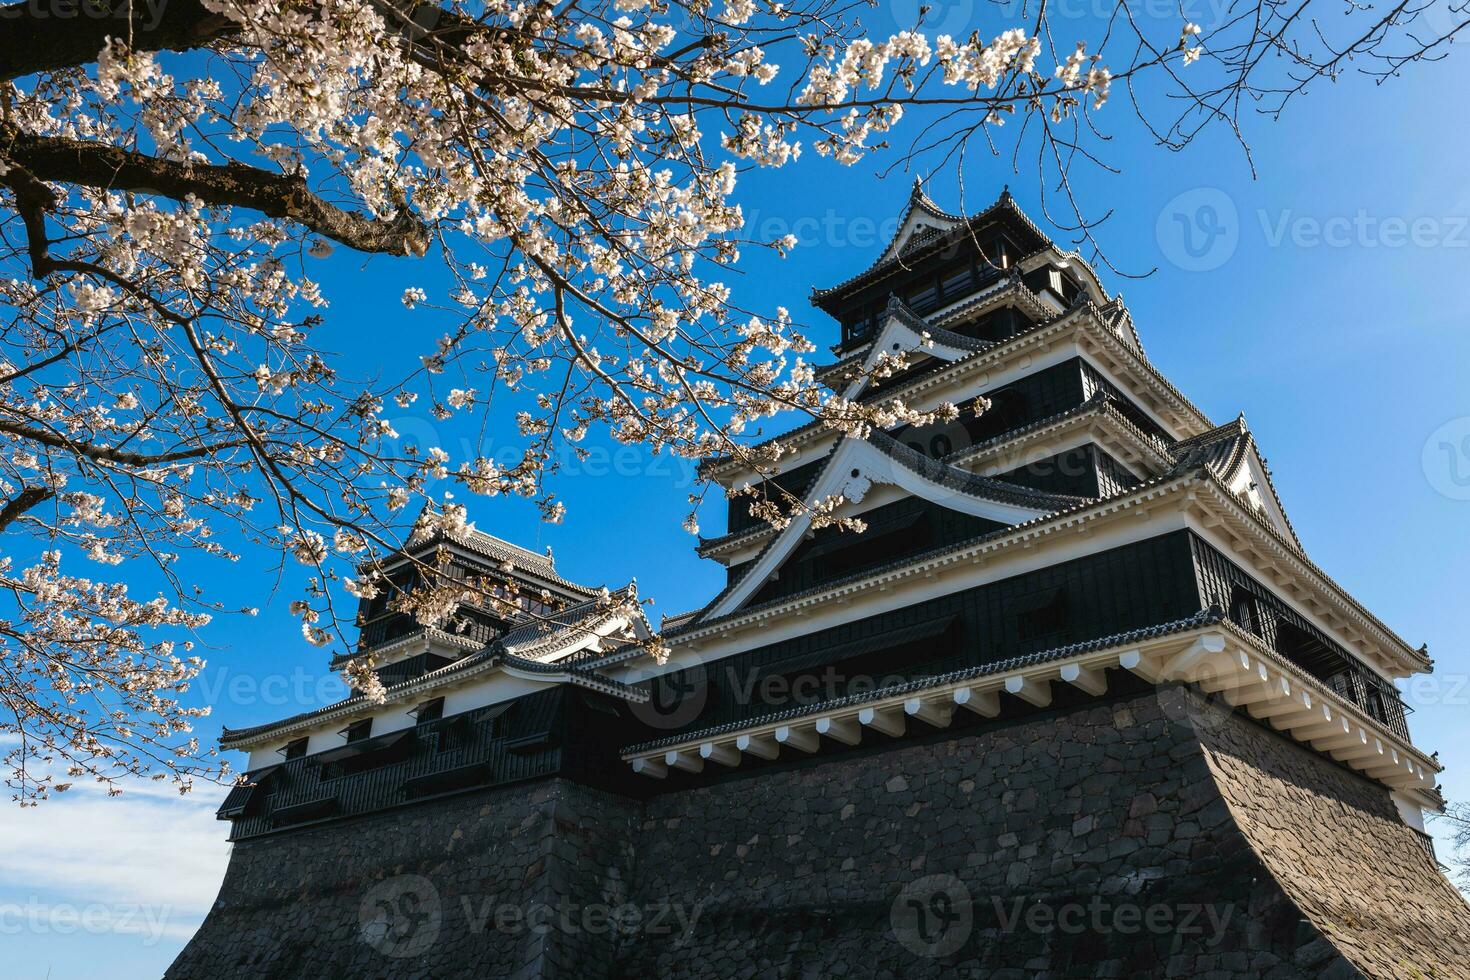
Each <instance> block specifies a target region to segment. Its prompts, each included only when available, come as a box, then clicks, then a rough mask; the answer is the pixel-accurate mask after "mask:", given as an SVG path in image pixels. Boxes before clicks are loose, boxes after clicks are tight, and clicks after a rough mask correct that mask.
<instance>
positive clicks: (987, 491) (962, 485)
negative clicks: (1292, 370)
mask: <svg viewBox="0 0 1470 980" xmlns="http://www.w3.org/2000/svg"><path fill="white" fill-rule="evenodd" d="M868 442H870V443H872V444H873V445H874V446H877V447H878V448H879V449H881V450H882V451H883V454H884V455H886V456H888V457H889V458H890V459H892V460H893V461H894V462H895V463H898V464H899V465H900V466H903V467H904V468H906V469H908V470H911V471H913V472H914V473H917V474H918V475H919V476H921V477H923V478H924V479H926V480H928V481H930V482H932V483H938V484H942V485H943V486H944V487H946V488H947V489H950V490H955V491H958V492H959V493H963V494H967V495H969V496H972V497H980V498H983V499H986V500H996V501H1000V502H1002V503H1007V504H1015V505H1017V506H1019V507H1031V508H1036V509H1040V510H1047V511H1058V510H1067V509H1070V508H1072V507H1076V506H1077V505H1079V504H1088V503H1092V502H1093V498H1091V497H1076V496H1072V495H1071V494H1065V493H1047V492H1046V491H1044V490H1033V489H1031V488H1030V487H1023V486H1021V485H1020V484H1018V483H1011V482H1009V481H1007V480H998V479H995V478H994V477H989V476H978V475H976V474H974V473H971V472H970V471H969V470H962V469H960V468H959V467H958V466H951V465H949V464H948V463H945V462H944V461H942V460H938V459H933V458H932V457H929V456H925V455H924V454H923V453H921V452H919V451H918V450H916V449H913V448H912V447H910V446H905V445H904V444H903V443H901V442H899V441H898V440H897V439H895V438H893V436H891V435H889V434H888V433H886V432H882V431H880V430H876V429H875V430H874V431H873V432H871V433H869V434H868Z"/></svg>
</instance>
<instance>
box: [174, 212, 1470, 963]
mask: <svg viewBox="0 0 1470 980" xmlns="http://www.w3.org/2000/svg"><path fill="white" fill-rule="evenodd" d="M813 301H814V303H815V304H816V305H817V306H818V307H819V308H820V309H821V310H822V311H824V312H825V313H827V314H829V315H830V316H831V317H832V318H833V319H835V320H836V321H837V322H838V323H839V324H840V340H839V342H838V343H837V345H836V346H835V347H834V354H835V360H834V361H833V363H832V364H830V365H829V366H828V367H827V368H825V369H824V370H823V372H822V374H821V375H820V376H821V378H822V380H823V382H824V383H825V384H827V385H828V386H829V387H831V389H832V390H833V391H834V392H836V393H838V394H841V395H842V396H844V397H846V398H848V399H853V400H861V401H863V402H864V403H869V404H879V405H881V404H884V403H886V402H890V401H901V402H902V403H903V404H905V405H908V406H910V407H912V408H916V409H919V410H931V409H935V408H937V407H938V406H940V405H943V404H946V403H948V404H953V405H954V406H957V407H958V409H959V414H958V417H957V418H956V419H955V420H954V421H952V422H944V423H935V424H932V425H927V426H921V427H917V428H914V427H909V428H897V429H894V430H893V431H874V432H871V433H867V434H865V435H862V436H858V435H842V434H837V433H834V432H832V431H831V430H830V429H827V428H824V427H821V426H818V425H816V424H810V425H805V426H801V427H798V428H795V429H793V430H791V431H789V432H787V433H785V434H783V435H781V436H779V437H777V438H776V439H774V440H771V442H770V443H769V444H768V445H766V446H765V447H764V449H765V450H766V452H765V453H764V454H763V458H764V459H767V460H769V462H768V463H763V464H762V465H761V466H760V467H759V469H755V468H752V466H751V465H750V464H748V463H745V462H742V461H741V460H738V459H734V458H729V459H719V460H713V461H710V462H709V463H708V464H707V465H706V468H705V473H706V475H707V476H709V477H710V478H711V479H713V480H715V481H717V482H718V483H719V484H720V485H721V486H723V487H725V488H726V489H727V491H729V493H730V510H729V524H728V527H727V529H726V533H725V534H723V535H721V536H719V537H715V538H710V539H704V540H701V541H700V543H699V545H698V551H699V553H700V555H701V556H703V557H705V558H707V559H710V560H713V561H717V562H719V563H720V564H721V565H723V566H724V567H725V568H726V569H727V575H726V582H725V585H724V587H723V588H722V589H721V591H720V592H719V593H718V594H717V595H716V596H714V597H713V598H712V599H711V600H710V601H709V602H708V603H707V604H705V605H704V606H703V607H702V608H700V609H699V610H696V611H694V612H691V613H687V614H684V615H681V616H677V617H672V618H668V619H665V621H664V623H663V628H662V631H661V633H662V643H663V648H664V649H663V650H662V651H660V652H661V654H666V657H665V656H662V655H661V656H659V657H655V656H653V654H652V652H651V651H650V649H649V647H648V646H647V645H646V644H644V643H642V642H641V641H642V640H643V639H645V638H646V637H647V635H648V626H647V624H646V623H645V622H643V621H642V619H641V617H640V616H639V615H637V613H636V610H635V608H634V605H635V604H633V603H630V602H625V601H621V600H622V599H626V598H628V597H629V594H628V593H627V592H619V593H611V594H609V593H603V592H594V591H593V590H589V589H585V588H582V587H580V586H575V585H573V584H572V583H568V582H565V581H564V580H562V579H560V578H559V577H558V576H557V575H556V573H555V570H554V568H553V567H552V566H551V562H550V561H549V559H541V558H539V557H538V556H536V555H534V554H532V553H530V552H525V551H523V550H522V549H517V548H515V546H513V545H509V544H507V543H505V542H500V541H498V539H494V538H491V537H489V536H488V535H482V534H478V533H474V534H471V535H469V536H461V537H459V538H457V539H455V540H451V541H447V542H446V541H443V540H435V541H433V542H430V544H432V546H433V547H436V548H444V547H447V548H448V549H449V550H450V551H451V552H452V554H453V563H456V565H457V563H464V564H466V566H467V567H469V566H472V565H473V564H474V563H475V562H483V560H484V557H485V556H487V555H488V556H490V558H491V559H492V562H491V563H488V564H485V565H484V566H483V567H482V568H481V571H483V572H490V571H497V570H498V571H497V574H503V575H509V576H512V577H514V578H515V579H516V580H517V581H519V582H520V583H522V586H521V587H524V588H530V589H534V592H535V594H536V595H538V596H540V597H542V598H541V601H542V602H543V603H544V605H542V606H540V607H537V608H526V609H525V610H524V611H523V613H520V614H512V615H509V616H504V615H502V616H501V617H500V618H498V619H496V618H491V617H488V616H485V615H483V614H477V613H475V611H474V610H466V611H465V613H464V616H463V617H462V618H463V621H464V622H466V623H470V624H472V625H470V626H467V627H464V628H463V629H461V630H460V631H458V632H455V631H453V630H449V631H445V630H439V631H437V632H436V631H434V630H431V629H428V628H421V627H417V626H415V625H413V624H412V623H410V622H408V621H406V620H404V619H402V618H398V619H395V618H393V617H391V616H390V617H384V618H378V615H377V613H376V612H375V610H376V609H377V607H376V606H372V605H369V606H366V607H365V610H364V612H365V620H364V627H363V629H364V643H365V647H364V648H363V649H362V650H359V651H358V655H362V654H364V653H368V654H375V655H376V656H375V660H374V669H376V670H379V671H380V676H381V678H382V681H383V683H384V685H385V698H386V700H385V701H384V702H383V703H381V704H370V703H367V702H366V701H365V700H363V699H361V698H354V699H349V700H348V701H346V702H343V703H342V704H339V705H334V706H331V707H329V708H325V709H322V710H320V711H315V712H311V713H309V714H306V715H300V716H297V717H295V718H291V719H286V720H284V721H282V722H278V723H275V724H272V725H266V726H262V727H259V728H256V729H251V730H249V731H243V732H241V731H234V732H231V731H227V732H226V733H225V735H224V739H223V744H224V745H225V746H226V747H228V748H238V749H242V750H246V751H249V752H250V753H251V755H250V762H249V768H250V780H249V782H248V783H247V784H246V785H243V786H241V787H239V788H237V789H236V790H235V791H234V792H232V793H231V796H230V799H229V800H228V801H227V802H226V804H225V806H224V808H223V809H222V810H221V814H220V815H221V817H222V818H223V819H227V820H230V821H231V822H232V829H233V833H232V839H233V840H235V841H236V846H235V851H234V854H233V856H232V858H231V865H230V871H229V873H228V876H227V878H226V881H225V885H224V887H223V889H222V891H221V896H220V901H219V903H218V904H217V905H216V908H215V910H214V911H213V912H212V913H211V916H210V918H209V920H208V921H207V922H206V923H205V925H204V927H203V928H202V929H201V931H200V933H199V935H198V936H197V937H196V938H195V940H194V941H193V942H192V943H191V944H190V946H189V947H188V948H187V949H186V950H185V952H184V953H183V954H182V955H181V957H180V958H179V960H178V961H177V962H176V963H175V965H174V968H173V970H172V971H171V973H170V975H171V976H203V975H210V976H218V975H220V974H222V973H224V974H229V973H231V972H232V971H234V972H239V973H241V974H250V975H256V974H258V973H259V972H260V971H261V970H265V971H267V972H269V970H272V969H275V970H280V971H283V972H282V975H297V974H298V973H304V972H313V973H317V974H321V973H332V972H342V971H351V972H365V973H380V974H398V973H425V974H431V975H452V974H455V973H457V972H463V971H467V970H471V969H474V970H480V969H487V970H489V971H490V972H493V973H497V974H505V975H512V974H513V975H517V976H519V975H526V976H547V977H550V976H577V977H582V976H599V977H623V976H629V977H631V976H683V977H726V976H730V977H736V976H739V977H744V976H756V975H764V974H769V975H773V976H775V975H781V976H838V975H843V976H856V977H864V976H903V977H919V976H936V977H938V976H954V975H965V976H989V975H993V974H996V973H1000V972H1001V971H1010V972H1009V973H1007V974H1006V975H1017V976H1029V975H1042V974H1045V975H1052V976H1057V975H1062V976H1083V975H1086V976H1093V975H1099V976H1131V975H1150V976H1154V975H1170V976H1199V975H1204V974H1206V973H1208V974H1210V975H1212V976H1213V975H1218V976H1222V977H1242V978H1244V977H1259V976H1265V975H1272V976H1283V977H1285V976H1302V977H1315V976H1327V975H1332V976H1336V975H1341V976H1356V975H1367V976H1382V977H1389V976H1403V975H1412V974H1413V972H1414V971H1417V972H1418V974H1419V975H1423V976H1466V975H1470V958H1467V955H1470V954H1467V953H1466V951H1465V949H1464V944H1463V938H1464V936H1465V935H1467V934H1470V908H1467V906H1466V904H1465V902H1464V901H1463V899H1461V898H1460V896H1459V895H1458V893H1457V892H1455V890H1454V889H1453V888H1452V887H1451V886H1450V885H1449V884H1448V883H1447V882H1446V881H1445V879H1444V878H1443V876H1442V875H1441V874H1440V873H1439V871H1438V870H1437V869H1436V866H1435V862H1434V858H1433V853H1432V848H1431V847H1430V845H1429V838H1428V837H1427V835H1425V833H1424V825H1423V814H1424V812H1425V811H1426V810H1429V811H1433V810H1437V809H1439V808H1441V807H1442V806H1443V800H1442V799H1441V797H1440V794H1439V791H1438V789H1437V787H1436V775H1437V773H1438V772H1439V765H1438V763H1437V762H1436V761H1435V759H1433V758H1432V757H1430V756H1428V755H1426V754H1425V753H1424V752H1423V751H1421V750H1420V749H1419V748H1417V747H1415V746H1414V744H1413V743H1412V740H1411V738H1410V733H1409V728H1408V725H1407V720H1406V709H1405V706H1404V705H1403V703H1402V702H1401V701H1400V699H1399V697H1398V693H1397V689H1396V686H1395V681H1396V680H1399V679H1402V678H1406V677H1409V676H1411V675H1412V674H1414V673H1418V672H1424V671H1428V670H1430V669H1431V666H1432V665H1431V662H1430V661H1429V659H1428V657H1427V655H1426V653H1425V652H1424V651H1423V650H1422V649H1415V648H1414V647H1412V646H1410V645H1409V644H1408V643H1406V642H1405V641H1404V640H1403V639H1401V638H1400V637H1399V636H1398V635H1397V634H1396V633H1394V632H1393V631H1392V630H1391V629H1390V628H1389V627H1388V626H1387V625H1385V624H1384V623H1382V622H1381V621H1380V620H1378V619H1377V618H1376V617H1374V616H1373V615H1372V614H1371V613H1370V612H1369V611H1368V610H1367V609H1365V608H1364V607H1363V606H1362V605H1361V604H1360V603H1359V602H1358V601H1357V600H1356V599H1354V598H1353V597H1352V596H1350V595H1349V594H1348V593H1347V592H1346V591H1344V590H1343V588H1342V587H1341V586H1339V585H1338V584H1337V583H1336V582H1334V581H1333V580H1332V579H1331V578H1330V577H1329V576H1328V575H1327V574H1326V573H1325V572H1324V571H1323V570H1322V569H1320V568H1319V567H1318V566H1317V565H1316V564H1314V563H1313V562H1312V560H1311V559H1310V557H1308V555H1307V553H1306V551H1305V549H1304V547H1303V545H1302V542H1301V541H1300V540H1299V539H1298V538H1297V535H1296V533H1295V532H1294V530H1293V529H1292V525H1291V522H1290V521H1289V520H1288V518H1287V514H1286V509H1285V507H1284V505H1283V503H1282V501H1281V500H1280V499H1279V497H1278V496H1277V493H1276V490H1275V488H1274V486H1273V484H1272V481H1271V474H1270V470H1269V469H1268V467H1267V465H1266V461H1265V458H1264V456H1263V455H1262V454H1261V451H1260V449H1259V447H1258V446H1257V444H1256V442H1255V439H1254V437H1253V436H1252V434H1251V432H1250V430H1249V429H1248V428H1247V426H1246V424H1245V421H1244V418H1243V417H1239V418H1236V419H1234V420H1232V421H1229V422H1226V423H1224V424H1216V423H1215V422H1213V421H1211V420H1210V419H1209V418H1207V417H1206V416H1205V415H1204V414H1203V413H1202V412H1201V411H1200V410H1199V409H1198V408H1196V407H1195V406H1194V405H1193V404H1191V403H1190V402H1189V400H1188V399H1187V398H1186V397H1185V396H1184V395H1183V394H1181V393H1180V392H1179V391H1178V390H1177V389H1176V388H1175V387H1174V386H1173V385H1171V384H1170V383H1169V382H1168V381H1167V380H1166V379H1165V378H1164V377H1163V375H1162V374H1160V372H1159V371H1158V370H1157V368H1155V367H1154V365H1153V364H1152V363H1151V362H1150V361H1149V359H1148V357H1147V355H1146V354H1145V352H1144V349H1143V345H1142V344H1141V342H1140V339H1139V336H1138V333H1137V331H1136V330H1135V328H1134V325H1133V321H1132V319H1131V317H1130V316H1129V314H1128V311H1127V310H1126V308H1125V307H1124V305H1123V303H1122V300H1121V298H1120V297H1118V296H1115V295H1109V294H1108V293H1107V292H1106V290H1105V289H1104V287H1103V285H1102V283H1101V282H1100V281H1099V279H1098V277H1097V276H1096V275H1095V274H1094V272H1093V270H1092V269H1091V268H1090V267H1089V266H1088V264H1087V263H1086V262H1085V261H1083V260H1082V259H1081V258H1080V257H1079V256H1077V255H1076V254H1071V253H1067V252H1064V251H1062V250H1061V249H1059V248H1058V247H1057V246H1056V245H1055V244H1054V243H1052V242H1051V241H1050V240H1049V239H1048V238H1047V237H1046V236H1045V235H1044V234H1042V233H1041V232H1040V231H1039V230H1038V229H1037V228H1036V226H1035V225H1033V224H1032V223H1031V222H1030V221H1029V220H1028V219H1027V218H1026V216H1025V215H1024V214H1023V213H1022V212H1021V211H1020V210H1019V209H1018V208H1017V206H1016V204H1015V202H1014V201H1013V200H1012V199H1011V198H1010V196H1009V195H1008V194H1002V195H1001V197H1000V198H999V199H998V200H997V201H996V202H995V203H994V204H993V205H992V206H990V207H989V208H987V209H985V210H984V211H982V212H981V213H979V214H978V215H975V216H973V217H962V216H959V215H954V214H949V213H946V212H944V211H943V210H941V209H940V208H939V207H938V206H936V205H935V204H934V202H933V201H931V200H930V199H929V198H928V197H927V196H926V195H925V194H924V193H923V192H922V190H921V188H920V187H919V186H918V185H917V184H916V185H915V188H914V191H913V194H912V195H911V198H910V201H909V203H908V207H907V209H906V211H905V213H904V215H903V216H902V219H901V221H900V227H899V231H898V232H897V234H896V235H895V237H894V239H893V241H891V242H890V243H889V244H888V245H887V247H886V248H885V249H884V250H883V252H882V254H881V255H880V256H879V257H878V259H877V260H876V262H874V264H873V265H872V266H870V267H869V268H868V269H867V270H865V271H863V272H861V273H860V274H858V275H856V276H855V277H853V278H851V279H849V280H847V281H846V282H843V283H841V284H839V285H837V286H834V287H831V288H828V289H823V290H820V291H818V292H816V293H815V294H814V296H813ZM895 358H898V360H895ZM796 503H799V504H800V505H801V506H795V507H793V504H796ZM765 504H774V505H775V506H777V507H780V508H782V509H783V510H784V511H790V512H794V516H793V517H792V519H791V520H790V521H789V522H785V523H781V524H780V526H773V525H772V523H770V522H768V521H765V520H762V519H761V518H760V515H761V514H763V513H765V512H766V509H765V507H764V506H763V505H765ZM817 513H821V514H830V515H833V516H835V517H838V518H851V519H854V520H855V521H859V522H861V523H862V525H864V526H865V529H864V530H863V531H862V532H861V533H857V532H856V531H855V530H853V529H851V528H850V527H844V526H841V525H840V524H833V523H831V522H829V521H824V520H819V519H815V518H814V517H813V515H814V514H817ZM428 546H429V545H428V544H426V545H424V547H428ZM390 624H391V625H390ZM410 664H411V666H410ZM426 706H427V707H426ZM354 725H355V726H358V728H357V729H354V728H353V726H354ZM293 747H294V748H293ZM282 755H284V756H285V759H282V758H281V756H282ZM303 903H304V904H305V906H306V907H307V909H308V910H309V913H310V914H309V915H306V916H304V917H303V916H302V914H301V912H302V910H301V905H302V904H303ZM544 909H560V910H561V911H560V912H558V913H555V914H547V915H541V914H540V911H541V910H544ZM477 910H478V911H477ZM410 911H411V912H412V914H411V915H410V914H409V913H410ZM594 912H595V913H596V915H594ZM594 919H595V920H596V921H597V922H598V923H599V925H598V926H597V927H596V928H594V927H593V926H592V925H590V924H589V923H591V922H593V920H594ZM630 921H631V922H632V924H631V925H629V922H630ZM609 922H613V923H615V924H614V925H609ZM656 925H657V927H656ZM251 971H255V973H252V972H251Z"/></svg>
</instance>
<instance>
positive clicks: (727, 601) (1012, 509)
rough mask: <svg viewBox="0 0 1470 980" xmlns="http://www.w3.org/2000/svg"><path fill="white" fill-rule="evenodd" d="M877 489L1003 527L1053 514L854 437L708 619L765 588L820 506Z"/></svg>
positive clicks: (858, 497) (841, 446)
mask: <svg viewBox="0 0 1470 980" xmlns="http://www.w3.org/2000/svg"><path fill="white" fill-rule="evenodd" d="M874 485H889V486H897V487H899V488H900V489H902V490H906V491H908V492H909V493H910V494H912V495H914V496H916V497H922V498H924V499H925V500H928V501H930V502H931V503H935V504H938V505H939V506H941V507H946V508H948V509H950V510H955V511H959V512H960V513H964V514H969V515H971V516H973V517H983V518H985V519H986V520H991V521H999V522H1000V523H1002V524H1022V523H1025V522H1027V521H1031V520H1035V519H1036V518H1039V517H1044V516H1046V514H1047V513H1048V511H1046V510H1045V509H1043V508H1040V507H1021V506H1019V505H1016V504H1009V503H1004V502H1002V501H998V500H990V499H988V498H984V497H975V496H972V495H970V494H967V493H963V492H961V491H958V490H954V489H949V488H947V487H944V486H942V485H940V484H938V483H935V482H933V481H931V480H929V479H926V478H925V477H923V476H921V475H919V474H918V473H915V472H914V471H913V470H911V469H909V468H908V467H906V466H903V465H901V464H899V463H896V462H895V461H893V460H892V459H890V458H889V457H888V456H887V455H886V454H884V453H883V452H882V451H881V450H880V449H878V448H877V447H876V446H874V445H873V444H872V443H870V442H868V441H867V440H865V439H858V438H856V437H852V436H848V437H846V438H844V439H843V440H842V442H841V443H839V444H838V446H837V448H836V449H835V450H833V453H832V458H831V460H829V461H828V463H827V465H826V467H825V468H824V469H823V470H822V475H821V477H820V478H819V479H818V480H817V482H816V484H815V486H813V487H812V489H811V492H809V493H808V494H807V495H806V498H805V500H804V504H805V506H804V507H803V508H802V513H800V514H798V515H797V516H796V517H794V518H793V519H792V520H791V523H789V524H787V525H786V527H784V528H782V529H781V533H780V534H779V535H777V536H776V539H775V540H774V541H772V542H771V544H770V545H769V546H768V547H767V549H766V550H765V551H764V552H763V553H762V555H761V557H760V558H758V559H756V561H755V564H754V565H753V566H752V567H751V569H750V571H748V572H746V573H745V575H744V577H743V578H741V580H740V581H739V582H738V583H737V584H736V585H735V587H734V588H733V589H731V590H730V591H729V592H728V593H727V594H726V595H725V596H724V597H723V598H721V599H720V600H719V601H718V602H717V603H716V604H715V605H714V606H712V607H711V608H710V609H709V610H708V611H706V612H705V613H704V614H703V616H704V617H705V618H714V617H717V616H724V615H728V614H729V613H732V612H734V611H735V610H736V609H739V608H740V607H741V606H742V605H744V604H745V603H746V602H747V601H748V600H749V599H750V597H751V596H753V595H754V594H755V593H756V592H757V591H758V590H759V589H760V588H761V587H762V586H763V585H765V584H766V582H767V581H768V580H769V579H770V577H771V575H772V574H774V573H775V572H776V570H777V569H779V568H780V567H781V564H782V563H783V562H784V561H785V560H786V559H787V557H788V556H789V555H790V554H791V552H792V551H793V550H795V548H796V547H797V545H799V544H800V543H801V541H802V538H803V537H804V536H805V535H806V533H807V530H808V529H809V528H810V527H811V522H812V518H811V512H812V509H813V508H814V507H815V506H816V505H817V504H820V503H821V502H823V501H826V500H828V499H831V498H834V497H839V496H840V497H842V498H843V499H844V500H849V501H852V502H853V503H857V504H860V503H862V502H863V499H864V497H866V496H867V494H868V491H869V490H870V489H871V488H872V487H873V486H874Z"/></svg>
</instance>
